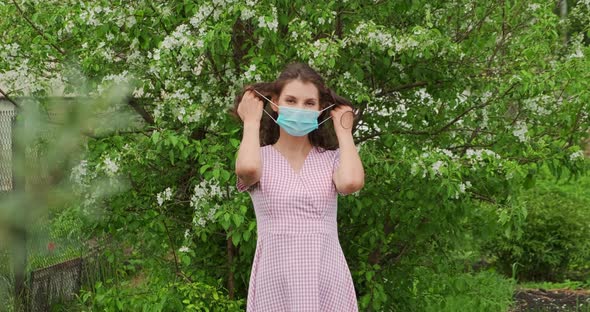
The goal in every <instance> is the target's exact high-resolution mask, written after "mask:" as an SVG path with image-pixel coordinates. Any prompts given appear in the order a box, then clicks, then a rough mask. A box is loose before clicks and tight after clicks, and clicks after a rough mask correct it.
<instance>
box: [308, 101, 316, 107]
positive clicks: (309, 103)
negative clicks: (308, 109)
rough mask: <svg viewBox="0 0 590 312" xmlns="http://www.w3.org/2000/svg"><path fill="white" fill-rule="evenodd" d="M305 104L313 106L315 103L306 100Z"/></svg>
mask: <svg viewBox="0 0 590 312" xmlns="http://www.w3.org/2000/svg"><path fill="white" fill-rule="evenodd" d="M307 105H309V106H314V105H315V103H314V102H307Z"/></svg>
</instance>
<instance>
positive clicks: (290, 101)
mask: <svg viewBox="0 0 590 312" xmlns="http://www.w3.org/2000/svg"><path fill="white" fill-rule="evenodd" d="M287 103H295V101H293V100H290V99H289V100H287Z"/></svg>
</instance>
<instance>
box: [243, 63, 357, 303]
mask: <svg viewBox="0 0 590 312" xmlns="http://www.w3.org/2000/svg"><path fill="white" fill-rule="evenodd" d="M265 107H270V109H271V110H270V112H269V111H268V110H267V109H265ZM263 112H264V113H265V115H263ZM234 113H235V114H236V115H237V116H239V117H240V119H241V120H242V122H243V125H244V131H243V137H242V142H241V144H240V147H239V150H238V155H237V159H236V175H237V176H238V180H237V189H238V191H240V192H244V191H248V192H249V194H250V197H251V198H252V202H253V204H254V211H255V214H256V221H257V232H258V240H257V243H256V252H255V255H254V262H253V264H252V271H251V275H250V282H249V288H248V298H247V308H246V309H247V311H248V312H263V311H272V312H280V311H298V312H304V311H310V312H311V311H313V312H318V311H325V312H328V311H339V312H348V311H358V307H357V299H356V294H355V289H354V284H353V281H352V277H351V274H350V270H349V268H348V265H347V262H346V259H345V257H344V254H343V252H342V248H341V246H340V242H339V239H338V230H337V222H336V212H337V208H338V207H337V204H338V201H337V194H340V195H346V194H350V193H353V192H356V191H358V190H359V189H361V188H362V187H363V185H364V169H363V165H362V162H361V159H360V157H359V155H358V153H357V149H356V146H355V145H354V141H353V137H352V126H353V117H354V113H353V111H352V105H351V104H350V102H348V101H347V100H346V99H344V98H342V97H340V96H338V95H336V94H335V93H334V92H333V91H331V90H330V89H328V88H327V87H326V86H325V84H324V81H323V79H322V77H321V76H320V75H319V74H318V73H317V72H316V71H314V70H313V69H312V68H311V67H309V66H307V65H306V64H302V63H294V64H290V65H289V66H287V67H286V68H285V69H284V71H283V72H282V73H281V74H280V76H279V77H278V79H277V80H276V81H274V82H271V83H257V84H253V85H251V86H248V87H246V88H245V90H244V92H243V93H242V94H241V95H240V96H238V97H237V98H236V105H235V107H234ZM328 115H329V116H328ZM329 118H331V119H332V120H333V122H332V124H333V127H330V125H329V123H327V122H324V121H326V120H327V119H329Z"/></svg>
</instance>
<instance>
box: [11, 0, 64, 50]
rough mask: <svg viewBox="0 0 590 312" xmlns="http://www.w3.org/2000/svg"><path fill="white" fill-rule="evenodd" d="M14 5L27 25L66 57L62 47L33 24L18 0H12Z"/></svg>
mask: <svg viewBox="0 0 590 312" xmlns="http://www.w3.org/2000/svg"><path fill="white" fill-rule="evenodd" d="M12 3H14V6H16V9H17V10H18V11H19V13H20V15H21V16H22V17H23V18H24V19H25V20H26V21H27V23H29V25H31V27H33V29H35V31H36V32H37V33H38V34H39V35H40V36H41V37H43V38H44V39H45V40H47V41H48V42H49V44H50V45H51V46H52V47H54V48H55V49H56V50H57V51H58V52H59V53H61V54H62V55H66V51H64V50H62V49H61V48H60V47H58V46H57V45H56V44H55V43H54V42H53V41H52V40H50V39H49V37H47V36H46V35H45V33H43V32H42V31H41V29H40V28H39V27H37V25H35V24H34V23H33V21H31V20H30V19H29V18H28V17H27V16H26V15H25V12H23V10H22V9H21V7H20V6H19V5H18V3H17V2H16V0H12Z"/></svg>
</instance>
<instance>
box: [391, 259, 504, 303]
mask: <svg viewBox="0 0 590 312" xmlns="http://www.w3.org/2000/svg"><path fill="white" fill-rule="evenodd" d="M452 272H453V270H448V269H443V270H440V271H439V270H433V269H431V268H427V267H417V268H416V269H415V270H414V272H412V273H411V275H412V276H414V278H413V281H412V284H406V285H402V284H400V283H397V282H396V281H388V282H386V284H387V283H389V284H391V285H392V286H391V288H390V289H393V288H395V293H396V294H393V297H394V300H393V302H394V303H392V304H389V306H388V309H385V310H384V311H436V312H442V311H449V312H450V311H453V312H454V311H481V312H485V311H494V312H495V311H507V310H508V307H509V306H510V305H511V304H512V302H513V299H512V297H513V293H514V287H515V282H514V281H513V280H511V279H507V278H505V277H503V276H502V275H500V274H498V273H496V272H494V271H481V272H472V273H462V272H455V273H452ZM396 297H399V300H401V301H397V300H398V298H396ZM410 298H411V299H410ZM408 299H409V300H408Z"/></svg>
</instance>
